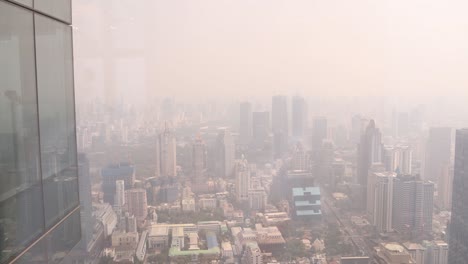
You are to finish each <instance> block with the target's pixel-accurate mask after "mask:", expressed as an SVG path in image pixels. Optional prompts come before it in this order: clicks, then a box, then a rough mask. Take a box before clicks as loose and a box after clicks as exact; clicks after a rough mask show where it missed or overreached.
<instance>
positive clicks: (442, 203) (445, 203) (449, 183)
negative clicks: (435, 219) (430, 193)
mask: <svg viewBox="0 0 468 264" xmlns="http://www.w3.org/2000/svg"><path fill="white" fill-rule="evenodd" d="M452 189H453V167H449V166H445V167H444V168H443V170H442V174H441V175H440V177H439V182H438V184H437V204H438V206H439V207H440V208H441V209H444V210H450V209H452Z"/></svg>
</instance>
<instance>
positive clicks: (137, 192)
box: [125, 189, 148, 222]
mask: <svg viewBox="0 0 468 264" xmlns="http://www.w3.org/2000/svg"><path fill="white" fill-rule="evenodd" d="M125 201H126V204H127V210H128V213H129V214H132V215H134V216H135V217H136V219H137V220H138V221H140V222H141V221H144V220H145V219H146V216H147V215H148V208H147V207H148V201H147V199H146V190H145V189H130V190H126V191H125Z"/></svg>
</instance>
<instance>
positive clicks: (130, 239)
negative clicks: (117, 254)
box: [111, 230, 138, 248]
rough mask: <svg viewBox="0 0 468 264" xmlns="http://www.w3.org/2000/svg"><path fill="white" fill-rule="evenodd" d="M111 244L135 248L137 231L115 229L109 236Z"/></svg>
mask: <svg viewBox="0 0 468 264" xmlns="http://www.w3.org/2000/svg"><path fill="white" fill-rule="evenodd" d="M111 241H112V246H113V247H119V246H130V247H133V248H136V246H137V244H138V233H137V232H128V233H127V232H125V231H120V230H117V231H115V232H114V233H112V236H111Z"/></svg>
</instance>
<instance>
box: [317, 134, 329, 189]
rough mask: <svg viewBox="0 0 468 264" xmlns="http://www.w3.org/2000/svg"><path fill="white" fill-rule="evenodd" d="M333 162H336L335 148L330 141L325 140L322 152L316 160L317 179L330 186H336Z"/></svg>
mask: <svg viewBox="0 0 468 264" xmlns="http://www.w3.org/2000/svg"><path fill="white" fill-rule="evenodd" d="M333 161H334V146H333V143H332V142H331V141H330V140H325V141H323V143H322V147H321V148H320V152H318V156H317V159H316V164H315V165H316V167H317V177H318V178H319V179H320V180H321V181H322V182H323V183H327V184H329V185H330V186H333V185H334V179H333Z"/></svg>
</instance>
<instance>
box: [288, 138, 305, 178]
mask: <svg viewBox="0 0 468 264" xmlns="http://www.w3.org/2000/svg"><path fill="white" fill-rule="evenodd" d="M309 169H310V164H309V156H308V155H307V154H306V152H305V151H304V148H303V147H302V144H301V143H297V144H296V146H295V148H294V150H293V153H292V158H291V165H290V170H292V171H305V170H309Z"/></svg>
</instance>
